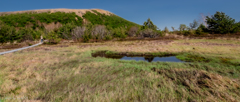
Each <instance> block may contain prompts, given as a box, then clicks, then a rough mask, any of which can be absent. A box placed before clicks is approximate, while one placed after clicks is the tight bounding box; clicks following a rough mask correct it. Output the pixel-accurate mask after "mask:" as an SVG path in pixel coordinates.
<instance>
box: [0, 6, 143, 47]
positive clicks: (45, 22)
mask: <svg viewBox="0 0 240 102" xmlns="http://www.w3.org/2000/svg"><path fill="white" fill-rule="evenodd" d="M132 26H135V27H139V25H138V24H136V23H133V22H130V21H128V20H125V19H123V18H121V17H119V16H117V15H115V14H113V13H111V12H109V11H105V10H101V9H45V10H28V11H15V12H0V42H1V43H4V42H9V41H10V42H13V41H16V40H17V41H19V42H22V41H25V40H35V39H39V38H40V36H41V35H44V37H45V38H50V39H52V38H62V39H71V38H73V36H76V34H79V33H78V32H79V28H78V27H85V28H87V29H85V28H84V32H83V33H81V34H80V35H77V39H80V38H84V37H85V38H84V39H86V38H87V39H88V40H89V39H99V37H97V36H100V35H99V32H98V29H99V27H100V29H102V30H101V31H103V32H102V35H101V36H102V37H101V39H103V38H104V37H105V35H106V34H108V35H107V38H106V39H111V38H113V37H126V31H127V29H129V27H132ZM74 29H75V30H74ZM81 29H82V28H81ZM110 30H111V31H110ZM50 32H52V34H49V33H50ZM85 32H88V35H86V34H85ZM90 32H91V33H90ZM92 32H95V33H94V34H95V35H94V36H93V33H92ZM73 33H74V34H75V35H72V34H73ZM89 34H90V35H89ZM50 35H52V36H50ZM114 35H116V36H114ZM47 36H50V37H47ZM103 36H104V37H103ZM104 39H105V38H104Z"/></svg>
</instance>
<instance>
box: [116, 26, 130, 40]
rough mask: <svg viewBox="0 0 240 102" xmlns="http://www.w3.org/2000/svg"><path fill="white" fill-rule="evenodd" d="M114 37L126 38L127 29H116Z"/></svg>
mask: <svg viewBox="0 0 240 102" xmlns="http://www.w3.org/2000/svg"><path fill="white" fill-rule="evenodd" d="M113 31H114V32H113V37H116V38H126V37H127V35H126V29H124V28H122V27H120V28H115V29H114V30H113Z"/></svg>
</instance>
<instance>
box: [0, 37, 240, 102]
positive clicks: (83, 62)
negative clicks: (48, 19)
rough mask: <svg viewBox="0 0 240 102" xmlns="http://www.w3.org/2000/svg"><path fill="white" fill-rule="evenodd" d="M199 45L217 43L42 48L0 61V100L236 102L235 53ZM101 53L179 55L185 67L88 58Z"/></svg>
mask: <svg viewBox="0 0 240 102" xmlns="http://www.w3.org/2000/svg"><path fill="white" fill-rule="evenodd" d="M186 42H188V43H193V42H195V44H194V45H192V44H189V45H186V44H184V43H186ZM199 42H207V43H215V42H218V43H220V41H218V40H216V41H215V40H211V41H209V42H208V41H207V40H202V39H199V40H198V39H196V40H188V41H182V40H174V41H126V42H111V41H109V42H104V43H87V44H74V45H68V46H66V45H64V46H65V47H63V45H43V46H39V47H36V48H31V49H28V50H23V51H20V52H15V53H11V54H6V55H3V56H0V66H1V67H0V70H1V72H0V98H1V99H2V100H4V101H19V100H14V99H6V97H23V96H25V97H28V98H27V99H22V100H20V101H73V102H75V101H100V102H101V101H104V102H105V101H155V102H156V101H238V100H240V87H239V85H240V82H239V81H240V79H239V78H240V67H239V66H237V64H239V59H240V57H239V55H240V53H239V51H240V48H239V47H236V46H235V47H233V46H228V45H202V44H201V43H199ZM222 42H223V43H225V44H233V42H232V41H229V40H222ZM234 45H237V44H236V43H235V42H234ZM193 47H194V48H195V49H194V50H193ZM229 49H233V50H229ZM102 50H108V51H109V53H111V54H113V52H118V53H119V52H128V53H134V54H136V53H138V54H139V53H149V54H154V55H160V54H162V53H177V54H178V53H181V54H179V55H177V56H179V58H180V59H188V60H190V61H191V63H170V62H153V63H148V62H144V61H123V60H118V59H107V58H101V57H96V58H94V57H91V54H92V52H95V51H102ZM206 59H207V60H206Z"/></svg>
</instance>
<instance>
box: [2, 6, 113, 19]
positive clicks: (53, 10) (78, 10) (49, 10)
mask: <svg viewBox="0 0 240 102" xmlns="http://www.w3.org/2000/svg"><path fill="white" fill-rule="evenodd" d="M92 10H96V11H97V12H99V13H102V14H106V15H110V14H113V13H111V12H109V11H106V10H102V9H65V8H60V9H40V10H26V11H13V12H0V15H2V14H17V13H30V12H37V13H44V12H50V13H55V12H65V13H71V12H75V13H76V15H78V16H80V17H82V15H84V14H85V13H86V12H87V11H89V12H92V13H94V12H93V11H92Z"/></svg>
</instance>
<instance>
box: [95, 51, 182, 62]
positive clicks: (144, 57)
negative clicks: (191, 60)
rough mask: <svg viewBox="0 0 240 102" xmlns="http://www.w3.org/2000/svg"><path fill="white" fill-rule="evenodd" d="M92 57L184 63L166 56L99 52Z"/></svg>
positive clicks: (171, 56)
mask: <svg viewBox="0 0 240 102" xmlns="http://www.w3.org/2000/svg"><path fill="white" fill-rule="evenodd" d="M92 57H104V58H111V59H120V60H135V61H147V62H180V63H185V62H184V61H181V60H179V59H177V58H176V56H174V55H167V56H163V57H160V56H149V55H126V54H111V55H107V54H106V51H99V52H96V53H92Z"/></svg>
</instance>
